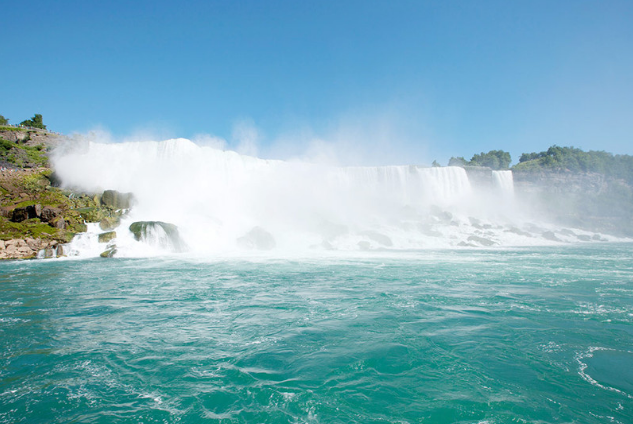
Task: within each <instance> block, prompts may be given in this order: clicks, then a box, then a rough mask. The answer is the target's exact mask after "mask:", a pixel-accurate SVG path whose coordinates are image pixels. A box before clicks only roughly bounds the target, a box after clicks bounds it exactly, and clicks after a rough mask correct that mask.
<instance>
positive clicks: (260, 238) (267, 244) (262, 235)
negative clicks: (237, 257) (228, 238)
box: [237, 227, 277, 250]
mask: <svg viewBox="0 0 633 424" xmlns="http://www.w3.org/2000/svg"><path fill="white" fill-rule="evenodd" d="M237 245H238V246H239V247H241V248H242V249H248V250H271V249H274V248H275V246H276V245H277V243H275V239H274V237H273V236H272V234H270V233H269V232H268V231H266V230H264V229H263V228H261V227H254V228H253V229H252V230H250V231H249V232H248V233H246V234H245V235H244V236H242V237H240V238H238V239H237Z"/></svg>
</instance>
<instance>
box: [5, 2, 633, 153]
mask: <svg viewBox="0 0 633 424" xmlns="http://www.w3.org/2000/svg"><path fill="white" fill-rule="evenodd" d="M0 11H1V12H2V16H3V18H2V24H1V25H0V52H1V57H2V59H3V60H2V65H1V66H0V76H1V86H2V94H1V96H0V114H2V115H4V116H5V117H6V118H9V119H10V121H11V123H18V122H20V121H22V120H24V119H27V118H30V117H32V116H33V114H34V113H41V114H42V115H43V117H44V123H45V124H47V125H48V127H49V129H51V130H54V131H58V132H62V133H71V132H74V131H79V132H86V131H89V130H92V129H94V128H101V129H103V130H106V131H108V132H110V133H111V134H112V136H113V138H114V139H115V140H123V139H126V138H129V137H130V136H134V135H139V134H148V133H149V134H151V135H152V136H153V138H168V137H186V138H192V139H193V138H198V139H200V134H210V135H213V136H216V137H219V138H222V139H225V140H226V141H227V143H228V145H229V147H231V148H240V149H242V150H245V151H250V152H251V153H253V152H254V151H255V148H253V145H256V146H257V153H258V154H259V155H261V156H264V157H280V158H283V157H288V156H293V155H299V154H302V152H305V151H306V149H307V150H308V151H309V152H312V153H314V154H319V153H315V152H316V151H317V150H319V148H316V147H315V146H325V147H326V149H325V150H327V148H329V149H331V150H332V151H334V152H336V151H340V152H342V155H343V156H345V155H347V156H346V157H345V158H344V160H345V161H348V162H353V161H354V159H353V158H355V157H358V158H360V159H359V161H361V162H362V161H366V162H375V163H385V164H386V163H419V164H425V163H427V164H428V163H430V162H431V161H432V160H433V159H437V160H438V161H439V162H440V163H442V164H446V162H447V161H448V159H449V158H450V157H451V156H465V157H466V158H467V159H468V158H470V157H471V156H472V155H473V154H474V153H479V152H481V151H488V150H492V149H502V150H506V151H509V152H510V153H511V154H512V156H513V160H514V161H515V162H516V160H518V156H519V155H520V153H522V152H532V151H541V150H545V149H547V147H549V146H550V145H552V144H558V145H561V146H570V145H573V146H575V147H581V148H583V149H586V150H589V149H591V150H606V151H610V152H614V153H628V154H632V153H633V136H632V134H633V1H630V0H623V1H618V0H608V1H598V0H596V1H584V0H568V1H566V0H547V1H539V0H529V1H528V0H525V1H507V0H503V1H485V0H477V1H475V0H471V1H466V0H464V1H452V0H448V1H421V0H418V1H399V0H394V1H386V0H385V1H371V0H359V1H347V0H339V1H316V0H313V1H307V0H306V1H301V0H295V1H264V0H260V1H229V0H226V1H199V2H196V1H189V2H181V1H173V2H172V1H163V0H152V1H104V2H94V1H85V0H82V1H63V0H60V1H28V2H18V1H4V2H2V3H1V4H0ZM315 140H316V141H315ZM249 143H250V144H249ZM249 145H250V147H251V148H250V150H249Z"/></svg>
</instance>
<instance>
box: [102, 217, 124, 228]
mask: <svg viewBox="0 0 633 424" xmlns="http://www.w3.org/2000/svg"><path fill="white" fill-rule="evenodd" d="M120 224H121V220H120V219H119V218H108V217H106V218H103V219H102V220H101V221H100V222H99V228H101V229H102V230H103V231H109V230H113V229H115V228H116V227H118V226H119V225H120Z"/></svg>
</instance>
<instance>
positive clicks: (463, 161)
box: [448, 156, 468, 167]
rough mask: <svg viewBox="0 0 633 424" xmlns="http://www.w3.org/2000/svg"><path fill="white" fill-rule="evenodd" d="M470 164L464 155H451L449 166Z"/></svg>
mask: <svg viewBox="0 0 633 424" xmlns="http://www.w3.org/2000/svg"><path fill="white" fill-rule="evenodd" d="M466 165H468V161H466V159H464V158H463V157H462V156H459V157H451V158H450V160H449V161H448V166H461V167H464V166H466Z"/></svg>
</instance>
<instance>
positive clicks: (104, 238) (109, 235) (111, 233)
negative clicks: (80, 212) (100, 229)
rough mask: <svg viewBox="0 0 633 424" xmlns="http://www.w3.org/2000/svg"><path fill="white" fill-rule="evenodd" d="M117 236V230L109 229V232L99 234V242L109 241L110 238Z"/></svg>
mask: <svg viewBox="0 0 633 424" xmlns="http://www.w3.org/2000/svg"><path fill="white" fill-rule="evenodd" d="M115 238H116V231H108V232H107V233H101V234H99V243H107V242H109V241H110V240H113V239H115Z"/></svg>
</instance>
